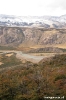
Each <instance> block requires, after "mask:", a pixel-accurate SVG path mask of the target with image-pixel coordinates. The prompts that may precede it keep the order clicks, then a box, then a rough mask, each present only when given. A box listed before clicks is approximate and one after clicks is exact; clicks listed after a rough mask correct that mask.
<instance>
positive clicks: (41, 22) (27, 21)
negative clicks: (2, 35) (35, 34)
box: [0, 14, 66, 28]
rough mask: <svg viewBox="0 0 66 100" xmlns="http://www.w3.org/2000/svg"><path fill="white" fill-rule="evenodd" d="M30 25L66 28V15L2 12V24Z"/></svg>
mask: <svg viewBox="0 0 66 100" xmlns="http://www.w3.org/2000/svg"><path fill="white" fill-rule="evenodd" d="M1 25H2V26H23V27H25V26H28V27H44V28H66V15H62V16H14V15H5V14H0V26H1Z"/></svg>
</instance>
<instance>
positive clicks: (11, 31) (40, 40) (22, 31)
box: [0, 27, 66, 46]
mask: <svg viewBox="0 0 66 100" xmlns="http://www.w3.org/2000/svg"><path fill="white" fill-rule="evenodd" d="M20 44H23V45H26V46H28V45H31V46H32V45H47V44H48V45H52V44H53V45H54V44H66V29H44V28H27V27H26V28H24V27H20V28H19V27H0V45H12V46H15V45H16V46H17V45H20Z"/></svg>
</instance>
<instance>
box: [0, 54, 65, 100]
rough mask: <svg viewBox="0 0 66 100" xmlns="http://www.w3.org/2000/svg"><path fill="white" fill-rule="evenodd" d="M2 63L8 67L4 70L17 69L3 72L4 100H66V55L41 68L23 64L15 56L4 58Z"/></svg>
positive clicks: (1, 90)
mask: <svg viewBox="0 0 66 100" xmlns="http://www.w3.org/2000/svg"><path fill="white" fill-rule="evenodd" d="M0 61H2V62H3V63H4V65H3V66H2V65H0V67H5V66H8V65H9V66H13V65H14V66H16V67H15V68H12V69H9V70H5V71H3V72H0V100H46V99H44V97H45V96H51V97H53V96H54V97H55V96H56V97H58V96H60V97H62V96H64V100H66V54H62V55H56V56H54V57H52V58H47V59H43V60H42V61H40V62H39V63H38V64H33V63H31V62H25V63H23V64H22V62H21V61H20V60H18V59H16V58H15V54H14V55H12V56H10V57H6V56H5V55H3V56H1V57H0ZM7 62H9V63H8V64H7ZM14 63H15V64H14ZM17 64H18V66H17ZM20 64H22V65H20ZM48 100H50V99H48ZM52 100H55V99H52Z"/></svg>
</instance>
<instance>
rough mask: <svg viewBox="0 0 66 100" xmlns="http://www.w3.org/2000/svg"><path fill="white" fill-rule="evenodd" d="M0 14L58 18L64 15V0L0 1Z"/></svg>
mask: <svg viewBox="0 0 66 100" xmlns="http://www.w3.org/2000/svg"><path fill="white" fill-rule="evenodd" d="M0 14H8V15H18V16H43V15H51V16H60V15H64V14H66V0H0Z"/></svg>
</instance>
